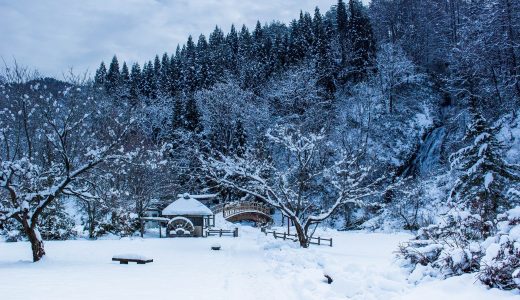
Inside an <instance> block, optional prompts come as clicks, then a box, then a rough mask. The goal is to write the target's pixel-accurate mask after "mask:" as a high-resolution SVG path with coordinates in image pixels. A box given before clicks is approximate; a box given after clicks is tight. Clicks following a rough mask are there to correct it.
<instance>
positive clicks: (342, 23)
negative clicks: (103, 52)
mask: <svg viewBox="0 0 520 300" xmlns="http://www.w3.org/2000/svg"><path fill="white" fill-rule="evenodd" d="M165 50H168V52H165V53H164V54H162V55H160V54H158V55H157V56H155V58H151V60H150V61H147V62H144V63H142V64H139V63H137V62H132V63H127V62H123V61H120V60H118V58H117V55H116V56H114V57H113V59H112V60H111V61H110V62H107V64H105V63H101V64H100V66H99V68H98V69H97V70H96V72H95V75H94V76H93V78H90V77H89V76H76V75H73V74H71V75H70V76H68V77H67V78H65V79H64V80H59V79H53V78H42V77H41V76H38V75H37V73H34V72H31V71H30V69H27V68H23V67H20V66H19V65H14V66H6V68H5V70H4V72H3V75H2V76H1V77H0V90H1V93H0V100H1V101H0V158H1V169H0V187H1V188H2V189H1V190H0V224H1V225H0V226H1V229H2V233H3V235H4V236H5V237H6V239H8V240H20V239H28V240H29V241H31V244H32V247H33V256H34V260H35V261H37V260H39V259H40V258H41V257H42V256H43V255H44V254H45V250H44V247H43V242H42V240H45V239H69V238H74V237H76V236H77V235H78V234H79V235H80V236H81V235H84V236H86V237H89V238H96V237H100V236H102V235H106V234H115V235H121V236H127V235H133V234H136V233H138V232H139V227H140V226H139V224H140V222H139V218H140V217H142V216H143V214H144V212H145V211H146V209H147V208H148V207H150V205H158V204H159V205H161V203H162V204H164V203H169V201H171V200H172V199H171V196H172V195H176V194H177V193H181V192H191V193H201V192H218V193H219V195H220V197H221V199H222V201H240V200H243V199H248V198H251V197H252V198H254V199H256V200H258V201H264V202H267V203H269V204H271V205H272V206H274V207H275V208H277V209H279V210H281V211H283V212H284V214H286V215H288V216H290V217H291V218H292V219H293V221H294V222H295V225H296V227H297V228H296V229H297V232H298V235H299V237H300V244H301V245H302V246H303V247H306V246H308V238H309V236H310V235H312V228H313V227H314V225H316V224H322V225H323V226H332V227H335V228H337V229H340V230H349V229H360V228H365V229H371V230H412V231H414V232H417V239H416V240H414V241H411V242H410V243H409V244H407V245H402V247H401V249H400V252H401V257H402V258H403V259H407V260H408V262H409V266H410V268H411V270H415V271H414V272H416V271H417V270H418V269H419V267H416V265H418V266H421V267H420V269H421V270H422V271H423V272H425V273H428V272H429V273H428V274H430V275H431V274H433V273H434V272H437V273H440V274H441V275H442V276H451V275H456V274H460V273H463V272H476V271H478V272H480V273H479V274H480V275H479V278H480V279H481V280H482V281H483V282H484V283H486V284H488V285H490V286H494V287H500V288H504V289H512V288H518V284H519V282H520V271H518V272H515V270H518V268H520V248H519V247H518V246H517V244H518V243H519V242H520V235H519V234H516V233H515V234H513V233H510V232H509V231H510V230H511V228H512V226H514V225H517V224H519V223H520V211H518V210H519V208H518V206H517V205H519V201H520V188H519V183H520V166H519V163H520V152H519V148H520V146H519V145H520V143H519V141H518V139H519V138H520V132H519V129H518V126H519V125H520V117H519V116H518V113H519V112H520V111H519V108H520V61H519V59H520V57H519V56H520V2H518V1H514V0H471V1H469V0H428V1H426V0H372V1H371V3H370V5H369V6H363V5H362V4H361V2H360V1H357V0H350V1H341V0H340V1H338V3H337V5H334V6H333V7H331V8H330V9H329V10H328V11H325V12H320V11H319V10H318V9H316V10H315V11H314V12H312V13H308V12H300V14H299V16H298V17H297V18H295V19H294V20H293V21H292V22H290V23H289V24H283V23H280V22H276V21H275V22H271V23H266V24H261V23H260V22H258V23H257V24H256V26H255V27H254V28H247V27H246V26H241V27H240V26H238V27H235V26H232V27H231V28H230V29H229V30H225V29H221V28H220V27H218V26H217V27H215V29H214V31H213V32H211V33H210V34H209V35H208V36H207V37H206V35H203V34H202V35H200V36H198V37H191V36H190V37H188V40H187V41H186V43H185V44H184V45H179V46H178V47H177V49H175V50H173V49H165ZM172 50H173V51H172ZM70 207H74V208H75V209H78V210H79V212H80V213H79V216H78V215H75V216H71V215H70V214H69V213H67V211H70ZM515 207H516V210H515ZM515 212H516V213H515ZM74 218H76V219H74ZM78 224H81V226H80V227H81V228H80V229H81V230H78V228H77V227H78ZM298 227H299V228H298ZM79 232H81V233H79ZM501 236H502V238H500V237H501ZM503 236H509V238H503ZM490 245H495V246H493V247H495V248H497V247H498V250H497V251H498V254H496V255H495V256H493V257H490V256H489V255H486V248H487V247H489V246H490ZM417 272H418V271H417Z"/></svg>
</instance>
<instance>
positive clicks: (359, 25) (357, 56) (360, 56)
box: [347, 0, 376, 80]
mask: <svg viewBox="0 0 520 300" xmlns="http://www.w3.org/2000/svg"><path fill="white" fill-rule="evenodd" d="M347 37H348V42H349V49H348V51H349V54H348V61H347V67H348V69H349V70H348V71H347V77H351V78H353V79H354V80H360V79H362V78H363V77H364V76H366V75H367V74H368V72H369V70H370V69H371V68H372V67H373V65H374V63H375V53H376V48H375V40H374V35H373V32H372V25H371V24H370V19H369V18H368V15H367V13H366V12H365V8H364V7H363V4H362V3H361V2H360V1H359V0H350V1H349V19H348V27H347Z"/></svg>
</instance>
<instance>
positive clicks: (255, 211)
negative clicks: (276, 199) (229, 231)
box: [213, 202, 273, 224]
mask: <svg viewBox="0 0 520 300" xmlns="http://www.w3.org/2000/svg"><path fill="white" fill-rule="evenodd" d="M213 212H214V213H215V214H217V213H222V215H223V217H224V219H226V220H227V221H229V222H240V221H253V222H255V223H257V224H265V223H270V222H272V220H273V218H272V215H271V207H270V206H268V205H266V204H263V203H259V202H232V203H225V204H221V205H219V206H216V207H215V208H214V211H213Z"/></svg>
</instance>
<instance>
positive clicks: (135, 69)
mask: <svg viewBox="0 0 520 300" xmlns="http://www.w3.org/2000/svg"><path fill="white" fill-rule="evenodd" d="M141 89H142V78H141V67H140V66H139V64H138V63H134V64H133V65H132V70H131V71H130V104H131V105H132V106H134V105H135V104H137V100H138V99H139V95H140V94H141Z"/></svg>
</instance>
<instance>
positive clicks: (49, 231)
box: [38, 202, 76, 240]
mask: <svg viewBox="0 0 520 300" xmlns="http://www.w3.org/2000/svg"><path fill="white" fill-rule="evenodd" d="M42 216H43V218H42V219H41V220H40V223H39V224H38V225H39V230H40V234H41V236H42V238H43V239H44V240H68V239H71V238H74V237H75V235H76V233H75V232H74V226H75V223H74V220H73V219H72V218H71V217H70V216H69V215H68V214H67V212H66V211H65V209H64V207H63V205H61V204H60V203H59V202H55V203H53V204H51V205H49V206H48V207H47V209H46V210H45V212H44V213H43V214H42Z"/></svg>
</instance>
